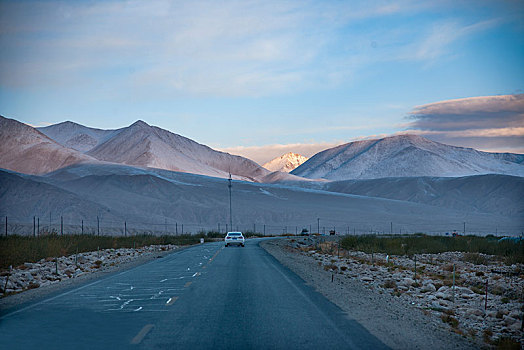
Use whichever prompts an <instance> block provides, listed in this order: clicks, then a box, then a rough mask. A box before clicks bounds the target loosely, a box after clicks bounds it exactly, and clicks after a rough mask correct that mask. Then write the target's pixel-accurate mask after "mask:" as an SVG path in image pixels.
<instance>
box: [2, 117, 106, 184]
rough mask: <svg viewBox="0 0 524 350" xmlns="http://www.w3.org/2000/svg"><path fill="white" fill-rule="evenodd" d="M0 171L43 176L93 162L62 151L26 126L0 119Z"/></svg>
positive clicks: (60, 147)
mask: <svg viewBox="0 0 524 350" xmlns="http://www.w3.org/2000/svg"><path fill="white" fill-rule="evenodd" d="M0 140H1V146H0V168H4V169H9V170H13V171H17V172H21V173H25V174H43V173H47V172H51V171H54V170H56V169H60V168H63V167H66V166H68V165H72V164H77V163H84V162H97V160H96V159H94V158H93V157H90V156H88V155H85V154H83V153H81V152H78V151H76V150H74V149H71V148H67V147H64V146H62V145H60V144H58V143H57V142H55V141H54V140H51V139H50V138H49V137H47V136H45V135H44V134H42V133H41V132H39V131H38V130H36V129H34V128H32V127H31V126H29V125H26V124H24V123H20V122H19V121H16V120H14V119H8V118H4V117H2V116H0Z"/></svg>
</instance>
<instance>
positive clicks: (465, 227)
mask: <svg viewBox="0 0 524 350" xmlns="http://www.w3.org/2000/svg"><path fill="white" fill-rule="evenodd" d="M464 234H466V222H465V221H464Z"/></svg>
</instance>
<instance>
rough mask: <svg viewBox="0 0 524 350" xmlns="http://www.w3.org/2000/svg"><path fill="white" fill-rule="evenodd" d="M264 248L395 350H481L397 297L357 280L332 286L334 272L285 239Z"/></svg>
mask: <svg viewBox="0 0 524 350" xmlns="http://www.w3.org/2000/svg"><path fill="white" fill-rule="evenodd" d="M260 246H261V247H262V248H263V249H265V250H266V251H267V252H268V253H269V254H271V255H272V256H274V257H275V258H276V259H277V260H278V261H280V263H282V264H283V265H284V266H286V267H288V268H289V269H290V270H292V271H293V272H295V273H296V274H297V275H298V276H300V277H301V278H302V279H303V280H304V281H305V282H306V283H307V284H309V285H311V286H312V287H313V288H315V289H316V290H317V291H318V292H320V293H321V294H323V295H324V296H325V297H326V298H327V299H329V300H330V301H331V302H333V303H334V304H336V305H337V306H339V307H340V308H341V309H342V310H344V311H345V312H346V314H347V315H348V317H349V318H351V319H354V320H355V321H357V322H359V323H360V324H361V325H362V326H364V327H365V328H366V329H367V330H368V331H369V332H370V333H371V334H373V335H375V336H376V337H377V338H379V339H380V340H381V341H382V342H384V343H385V344H386V345H387V346H389V347H391V348H393V349H428V348H441V349H477V348H479V344H473V343H471V342H470V341H469V340H468V339H466V338H464V337H462V336H460V335H458V334H455V333H452V332H451V331H449V330H448V329H446V328H445V327H444V326H443V325H442V323H441V321H440V320H434V319H432V318H431V317H428V316H427V315H424V314H423V313H422V312H421V311H420V310H418V309H416V308H413V307H410V305H405V304H404V303H401V302H400V301H399V300H397V299H396V298H395V297H394V296H391V295H388V294H380V293H378V292H376V291H373V290H370V289H367V288H365V287H364V286H363V284H362V283H361V282H360V281H358V280H355V279H354V278H350V277H348V276H346V275H342V274H336V275H333V282H331V279H332V274H331V272H329V271H325V270H324V269H322V268H321V267H320V266H319V265H318V263H317V262H316V261H315V260H314V259H312V258H311V257H309V256H307V255H303V254H300V253H298V252H296V251H293V250H292V249H291V248H290V247H289V246H288V245H287V244H286V240H284V239H275V240H269V241H263V242H260ZM439 321H440V323H439Z"/></svg>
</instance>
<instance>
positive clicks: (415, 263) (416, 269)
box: [415, 254, 417, 283]
mask: <svg viewBox="0 0 524 350" xmlns="http://www.w3.org/2000/svg"><path fill="white" fill-rule="evenodd" d="M415 283H417V255H416V254H415Z"/></svg>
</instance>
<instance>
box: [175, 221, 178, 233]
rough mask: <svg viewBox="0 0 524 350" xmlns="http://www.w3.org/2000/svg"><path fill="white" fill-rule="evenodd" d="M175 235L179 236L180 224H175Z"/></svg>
mask: <svg viewBox="0 0 524 350" xmlns="http://www.w3.org/2000/svg"><path fill="white" fill-rule="evenodd" d="M175 235H178V222H175Z"/></svg>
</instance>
